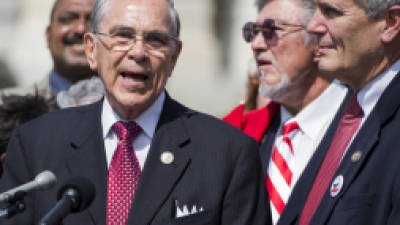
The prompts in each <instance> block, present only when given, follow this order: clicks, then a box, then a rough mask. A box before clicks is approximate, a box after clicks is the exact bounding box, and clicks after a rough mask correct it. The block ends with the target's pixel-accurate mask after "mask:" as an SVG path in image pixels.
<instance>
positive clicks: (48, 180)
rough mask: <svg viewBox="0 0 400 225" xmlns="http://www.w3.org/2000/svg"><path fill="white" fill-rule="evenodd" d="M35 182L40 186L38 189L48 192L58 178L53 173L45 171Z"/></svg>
mask: <svg viewBox="0 0 400 225" xmlns="http://www.w3.org/2000/svg"><path fill="white" fill-rule="evenodd" d="M35 181H36V182H37V183H38V184H39V186H38V188H40V189H41V190H46V189H49V188H51V187H53V186H54V184H56V182H57V178H56V175H54V173H53V172H51V171H48V170H45V171H43V172H41V173H39V174H38V175H37V176H36V177H35Z"/></svg>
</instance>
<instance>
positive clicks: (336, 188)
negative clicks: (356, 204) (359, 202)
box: [331, 175, 344, 197]
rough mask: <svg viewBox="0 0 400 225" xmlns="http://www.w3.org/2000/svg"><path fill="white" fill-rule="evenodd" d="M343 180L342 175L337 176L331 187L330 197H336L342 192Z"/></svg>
mask: <svg viewBox="0 0 400 225" xmlns="http://www.w3.org/2000/svg"><path fill="white" fill-rule="evenodd" d="M343 181H344V178H343V176H342V175H339V176H337V177H336V178H335V179H334V180H333V182H332V185H331V196H332V197H336V196H337V195H338V194H339V192H340V191H341V190H342V187H343Z"/></svg>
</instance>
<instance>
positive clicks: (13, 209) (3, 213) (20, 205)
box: [0, 191, 26, 219]
mask: <svg viewBox="0 0 400 225" xmlns="http://www.w3.org/2000/svg"><path fill="white" fill-rule="evenodd" d="M25 195H26V192H25V191H18V192H16V193H15V194H14V196H13V197H11V198H10V199H8V200H7V201H8V203H9V205H8V206H7V207H6V208H4V209H0V218H3V217H4V218H7V219H10V218H11V217H13V216H14V215H16V214H18V213H22V212H24V211H25V208H26V205H25V202H24V197H25Z"/></svg>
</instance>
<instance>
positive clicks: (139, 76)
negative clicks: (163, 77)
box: [119, 71, 149, 81]
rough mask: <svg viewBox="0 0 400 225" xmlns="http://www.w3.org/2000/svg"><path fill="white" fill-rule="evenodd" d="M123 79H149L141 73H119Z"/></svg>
mask: <svg viewBox="0 0 400 225" xmlns="http://www.w3.org/2000/svg"><path fill="white" fill-rule="evenodd" d="M119 74H120V75H121V76H122V77H123V78H130V79H133V80H139V81H146V80H147V79H149V76H147V75H146V74H143V73H135V72H128V71H122V72H120V73H119Z"/></svg>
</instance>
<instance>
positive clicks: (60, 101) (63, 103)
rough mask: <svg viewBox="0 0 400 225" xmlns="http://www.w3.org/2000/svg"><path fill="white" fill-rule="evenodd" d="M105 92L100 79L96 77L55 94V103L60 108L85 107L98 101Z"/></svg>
mask: <svg viewBox="0 0 400 225" xmlns="http://www.w3.org/2000/svg"><path fill="white" fill-rule="evenodd" d="M105 93H106V91H105V88H104V85H103V82H102V81H101V79H100V78H99V77H97V76H95V77H92V78H90V79H86V80H81V81H79V82H77V83H76V84H74V85H72V86H71V87H70V88H69V89H68V90H66V91H61V92H59V93H58V94H57V97H56V101H57V105H58V106H59V107H60V108H68V107H75V106H80V105H86V104H90V103H93V102H96V101H98V100H100V99H101V98H102V97H103V96H104V95H105Z"/></svg>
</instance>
